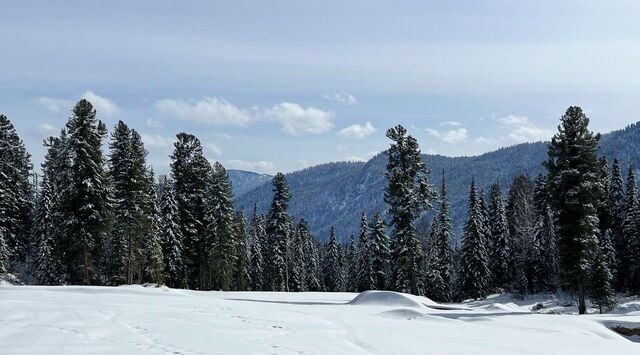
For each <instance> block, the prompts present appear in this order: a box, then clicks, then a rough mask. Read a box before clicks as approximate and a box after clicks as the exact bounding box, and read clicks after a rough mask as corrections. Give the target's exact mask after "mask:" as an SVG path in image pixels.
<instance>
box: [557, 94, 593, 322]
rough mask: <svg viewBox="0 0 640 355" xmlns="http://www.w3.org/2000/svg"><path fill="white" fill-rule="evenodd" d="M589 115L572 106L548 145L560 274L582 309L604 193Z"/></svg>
mask: <svg viewBox="0 0 640 355" xmlns="http://www.w3.org/2000/svg"><path fill="white" fill-rule="evenodd" d="M588 125H589V119H588V118H587V116H586V115H585V114H584V113H583V112H582V109H581V108H580V107H576V106H572V107H569V109H567V112H566V113H565V114H564V116H562V119H561V124H560V126H559V127H558V133H557V134H556V135H555V136H554V137H553V138H552V140H551V143H549V147H548V156H549V159H548V160H547V161H546V162H545V166H546V168H547V170H548V171H549V174H548V178H549V191H550V196H551V200H550V202H551V205H552V207H553V209H554V211H555V212H556V223H557V224H556V227H557V235H558V250H559V254H560V278H561V281H562V283H563V285H564V287H565V288H566V289H567V290H570V291H573V292H575V293H576V294H577V296H578V311H579V313H580V314H584V313H585V312H586V304H585V295H586V294H587V293H588V292H589V289H588V288H589V270H590V269H591V265H592V261H593V255H594V252H595V251H597V245H598V240H597V235H598V224H599V222H598V211H597V207H598V200H599V199H600V198H601V197H602V183H601V181H600V179H599V171H600V165H599V162H598V158H597V156H596V149H597V147H598V140H599V138H600V136H599V135H596V134H593V133H592V132H591V131H589V128H588Z"/></svg>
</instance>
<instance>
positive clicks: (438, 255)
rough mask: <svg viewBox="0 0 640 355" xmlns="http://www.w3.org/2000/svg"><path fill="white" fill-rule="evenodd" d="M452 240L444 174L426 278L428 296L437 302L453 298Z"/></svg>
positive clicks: (433, 225) (433, 227)
mask: <svg viewBox="0 0 640 355" xmlns="http://www.w3.org/2000/svg"><path fill="white" fill-rule="evenodd" d="M452 239H453V226H452V225H451V215H450V211H449V200H448V197H447V186H446V183H445V177H444V172H443V173H442V185H441V187H440V196H439V200H438V211H437V212H436V215H435V216H434V218H433V223H432V234H431V240H430V242H429V253H428V256H427V258H428V260H427V277H426V285H427V293H426V295H427V297H429V298H431V299H432V300H434V301H437V302H450V301H451V299H452V296H453V295H452V289H451V281H452V273H453V271H452V268H453V257H452V250H451V244H450V243H451V241H452Z"/></svg>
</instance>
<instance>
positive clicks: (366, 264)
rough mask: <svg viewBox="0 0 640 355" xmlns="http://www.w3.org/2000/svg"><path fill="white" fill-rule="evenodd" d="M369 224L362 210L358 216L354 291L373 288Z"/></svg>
mask: <svg viewBox="0 0 640 355" xmlns="http://www.w3.org/2000/svg"><path fill="white" fill-rule="evenodd" d="M369 235H370V233H369V225H368V223H367V215H366V214H365V213H364V212H362V215H361V217H360V235H359V238H358V251H357V253H356V254H357V260H356V263H355V265H356V269H355V272H356V286H357V287H356V291H357V292H364V291H367V290H373V289H374V288H375V286H374V274H373V268H372V266H371V254H372V252H371V249H372V246H371V241H370V238H369Z"/></svg>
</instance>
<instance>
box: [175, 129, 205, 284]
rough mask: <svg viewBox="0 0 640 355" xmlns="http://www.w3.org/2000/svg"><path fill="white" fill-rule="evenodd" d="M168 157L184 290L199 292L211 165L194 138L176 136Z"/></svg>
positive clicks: (183, 135) (198, 141) (182, 134)
mask: <svg viewBox="0 0 640 355" xmlns="http://www.w3.org/2000/svg"><path fill="white" fill-rule="evenodd" d="M176 137H177V141H176V142H175V143H174V148H175V149H174V152H173V154H172V155H171V159H172V163H171V176H172V179H173V182H174V183H173V185H174V189H175V197H176V202H177V206H178V215H179V221H180V229H181V231H180V234H182V247H183V249H182V259H183V262H184V266H185V273H186V278H187V287H189V288H192V289H200V288H201V285H200V281H201V280H202V277H203V275H202V270H203V268H204V266H205V265H207V261H208V258H207V257H208V252H209V249H207V248H205V245H204V240H203V238H202V236H203V235H204V230H205V227H206V221H205V217H204V214H205V210H206V206H205V205H206V201H205V195H206V189H207V186H208V184H209V180H210V178H211V173H212V172H211V165H210V164H209V162H208V161H207V159H206V158H205V157H204V154H203V151H202V144H201V143H200V140H198V138H196V137H195V136H193V135H191V134H187V133H179V134H178V135H177V136H176Z"/></svg>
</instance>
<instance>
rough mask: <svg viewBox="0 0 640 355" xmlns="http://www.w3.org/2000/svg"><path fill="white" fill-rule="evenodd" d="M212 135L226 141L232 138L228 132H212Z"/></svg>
mask: <svg viewBox="0 0 640 355" xmlns="http://www.w3.org/2000/svg"><path fill="white" fill-rule="evenodd" d="M214 136H216V137H220V138H222V139H224V140H226V141H230V140H233V137H232V136H231V135H230V134H227V133H214Z"/></svg>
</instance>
